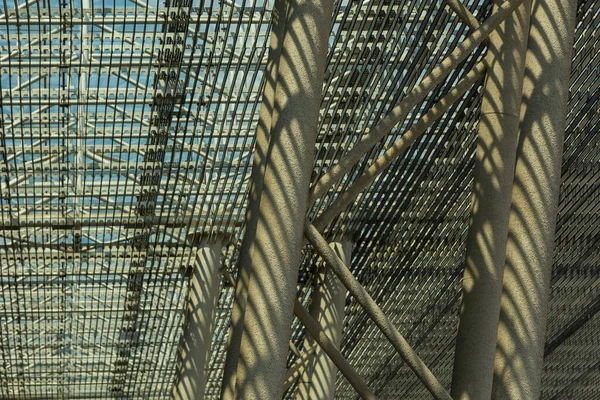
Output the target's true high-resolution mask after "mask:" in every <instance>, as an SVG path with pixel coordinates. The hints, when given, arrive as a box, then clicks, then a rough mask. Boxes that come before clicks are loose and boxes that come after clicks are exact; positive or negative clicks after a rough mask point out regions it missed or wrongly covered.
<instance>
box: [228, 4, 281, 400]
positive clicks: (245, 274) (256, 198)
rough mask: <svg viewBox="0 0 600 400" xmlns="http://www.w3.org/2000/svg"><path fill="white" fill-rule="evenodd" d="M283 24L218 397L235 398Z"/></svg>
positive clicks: (270, 72) (272, 50) (276, 34)
mask: <svg viewBox="0 0 600 400" xmlns="http://www.w3.org/2000/svg"><path fill="white" fill-rule="evenodd" d="M286 10H287V3H286V2H284V1H277V2H275V4H274V8H273V15H284V14H285V12H286ZM284 27H285V24H284V21H282V19H281V18H273V20H272V28H271V29H272V30H271V37H270V41H269V58H268V60H267V65H266V68H265V73H264V80H265V87H264V89H263V97H262V103H261V106H260V114H259V117H258V125H257V127H256V135H255V144H254V152H253V155H254V158H253V160H252V175H251V178H250V190H249V191H248V207H247V209H246V221H245V222H246V223H245V229H246V231H245V233H244V237H243V239H242V245H241V247H240V253H239V256H238V261H237V280H236V282H235V297H234V301H233V309H232V312H231V326H230V330H229V336H228V338H227V355H226V357H225V365H224V367H223V381H222V382H221V400H234V398H235V380H236V371H237V363H238V360H239V356H240V346H241V344H242V332H243V329H244V313H245V311H246V301H247V298H248V285H249V282H250V275H251V272H252V267H251V265H252V259H251V257H250V254H251V253H252V250H253V243H254V241H253V239H254V237H255V235H256V227H257V226H258V218H257V215H258V211H259V209H260V198H261V196H262V192H263V190H262V188H263V183H264V182H263V181H264V174H265V168H266V164H267V159H268V157H267V154H268V153H269V142H270V139H271V121H272V119H273V118H272V117H273V113H274V110H275V92H276V89H277V73H278V70H279V59H280V55H281V47H282V43H283V31H284V29H283V28H284Z"/></svg>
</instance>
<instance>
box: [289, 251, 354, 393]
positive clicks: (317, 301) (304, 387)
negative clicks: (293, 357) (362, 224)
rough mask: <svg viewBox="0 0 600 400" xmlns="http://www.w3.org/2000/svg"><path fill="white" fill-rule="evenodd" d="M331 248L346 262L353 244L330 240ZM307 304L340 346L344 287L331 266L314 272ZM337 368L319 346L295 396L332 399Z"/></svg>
mask: <svg viewBox="0 0 600 400" xmlns="http://www.w3.org/2000/svg"><path fill="white" fill-rule="evenodd" d="M330 246H331V248H332V249H333V250H334V251H335V252H336V254H337V256H338V257H339V258H340V259H341V260H342V261H343V262H344V264H346V265H350V260H351V258H352V243H351V242H350V241H349V240H347V239H342V240H339V241H335V242H332V243H330ZM315 278H316V281H317V282H316V284H315V285H314V286H313V292H312V295H311V303H310V307H309V311H310V314H311V315H312V317H313V318H314V319H315V321H317V322H318V323H319V325H321V329H322V330H323V332H324V333H325V334H326V335H327V337H329V339H331V342H332V343H333V344H334V345H335V346H336V347H338V348H339V347H340V343H341V340H342V327H343V325H344V315H345V311H344V309H345V307H346V294H347V292H348V291H347V290H346V288H345V287H344V285H342V283H341V282H340V281H339V279H338V278H337V277H336V276H335V274H334V273H333V271H332V270H331V268H327V267H326V268H321V269H320V271H318V272H317V275H316V277H315ZM336 376H337V370H336V368H335V365H334V364H333V362H332V361H331V360H330V359H329V357H328V356H327V355H326V354H325V353H324V351H323V349H321V348H318V349H317V350H316V351H315V355H314V357H312V359H311V362H310V364H309V366H308V368H306V369H305V371H304V374H303V375H302V376H301V377H300V381H299V382H298V390H297V395H296V398H297V399H303V400H308V399H322V400H327V399H331V400H333V398H334V395H335V378H336Z"/></svg>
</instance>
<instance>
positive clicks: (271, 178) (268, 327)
mask: <svg viewBox="0 0 600 400" xmlns="http://www.w3.org/2000/svg"><path fill="white" fill-rule="evenodd" d="M280 1H284V0H280ZM286 3H287V9H286V11H285V14H283V15H279V16H278V18H281V19H282V21H283V24H284V28H283V35H282V43H281V54H280V57H279V62H278V73H277V79H276V90H275V97H274V108H273V111H272V115H271V130H270V138H269V146H268V152H267V154H266V155H265V157H266V159H265V169H264V171H265V172H264V180H263V185H262V190H261V193H260V199H259V204H260V207H259V208H258V212H257V214H256V215H255V216H254V218H256V221H257V225H256V230H255V231H254V232H246V235H248V234H250V235H251V236H250V237H249V239H248V240H249V241H250V243H251V244H250V246H251V248H252V251H251V253H250V255H249V261H250V263H249V264H250V265H249V268H250V276H249V281H248V284H247V299H246V301H245V303H246V304H245V311H244V312H243V327H242V329H243V330H242V335H241V345H240V347H239V349H240V351H239V359H238V362H237V374H236V375H237V376H236V379H235V381H236V383H235V393H236V394H235V397H236V398H239V399H278V398H281V396H282V394H283V381H284V375H285V371H286V369H285V362H286V358H287V353H288V342H289V336H290V333H291V323H292V309H293V304H294V300H295V297H296V285H297V278H298V268H299V264H300V255H301V249H302V237H303V225H304V218H305V215H306V211H307V206H308V204H307V203H308V198H307V197H308V189H309V183H310V177H311V173H312V170H313V158H314V149H315V141H316V135H317V123H318V116H319V106H320V102H321V97H322V95H321V91H322V86H323V79H324V72H325V62H326V54H327V45H328V39H329V32H330V26H331V14H332V8H333V3H332V1H331V0H323V1H311V0H287V1H286ZM278 7H279V6H278ZM278 9H279V8H278ZM238 329H239V328H238Z"/></svg>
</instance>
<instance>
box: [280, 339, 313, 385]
mask: <svg viewBox="0 0 600 400" xmlns="http://www.w3.org/2000/svg"><path fill="white" fill-rule="evenodd" d="M317 347H318V345H317V344H316V343H314V344H313V345H312V346H311V347H310V348H309V349H308V350H306V351H305V352H304V353H302V354H300V353H298V359H297V360H296V362H294V364H292V366H290V367H289V368H288V369H287V371H286V372H285V380H284V381H283V390H284V391H286V390H288V389H289V388H290V387H291V386H292V385H293V384H294V382H296V381H297V380H298V378H300V377H301V376H302V375H303V374H304V373H305V371H306V366H307V365H309V364H310V362H311V360H312V359H313V358H314V354H315V350H316V349H317Z"/></svg>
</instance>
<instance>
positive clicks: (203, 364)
mask: <svg viewBox="0 0 600 400" xmlns="http://www.w3.org/2000/svg"><path fill="white" fill-rule="evenodd" d="M221 247H222V241H221V240H216V241H211V242H202V243H201V244H200V245H199V249H198V252H197V253H196V259H195V260H194V266H193V269H192V276H191V278H190V283H189V294H188V301H187V315H186V323H185V328H184V334H183V337H182V341H181V344H180V354H179V356H180V359H179V360H178V361H179V365H178V376H177V380H176V383H175V385H174V386H173V391H172V397H173V399H176V400H188V399H189V400H192V399H193V400H196V399H203V398H204V391H205V389H206V370H207V368H208V360H209V358H210V347H211V343H212V330H213V328H214V319H215V311H216V308H217V302H218V300H219V292H220V283H221V272H220V269H221Z"/></svg>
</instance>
